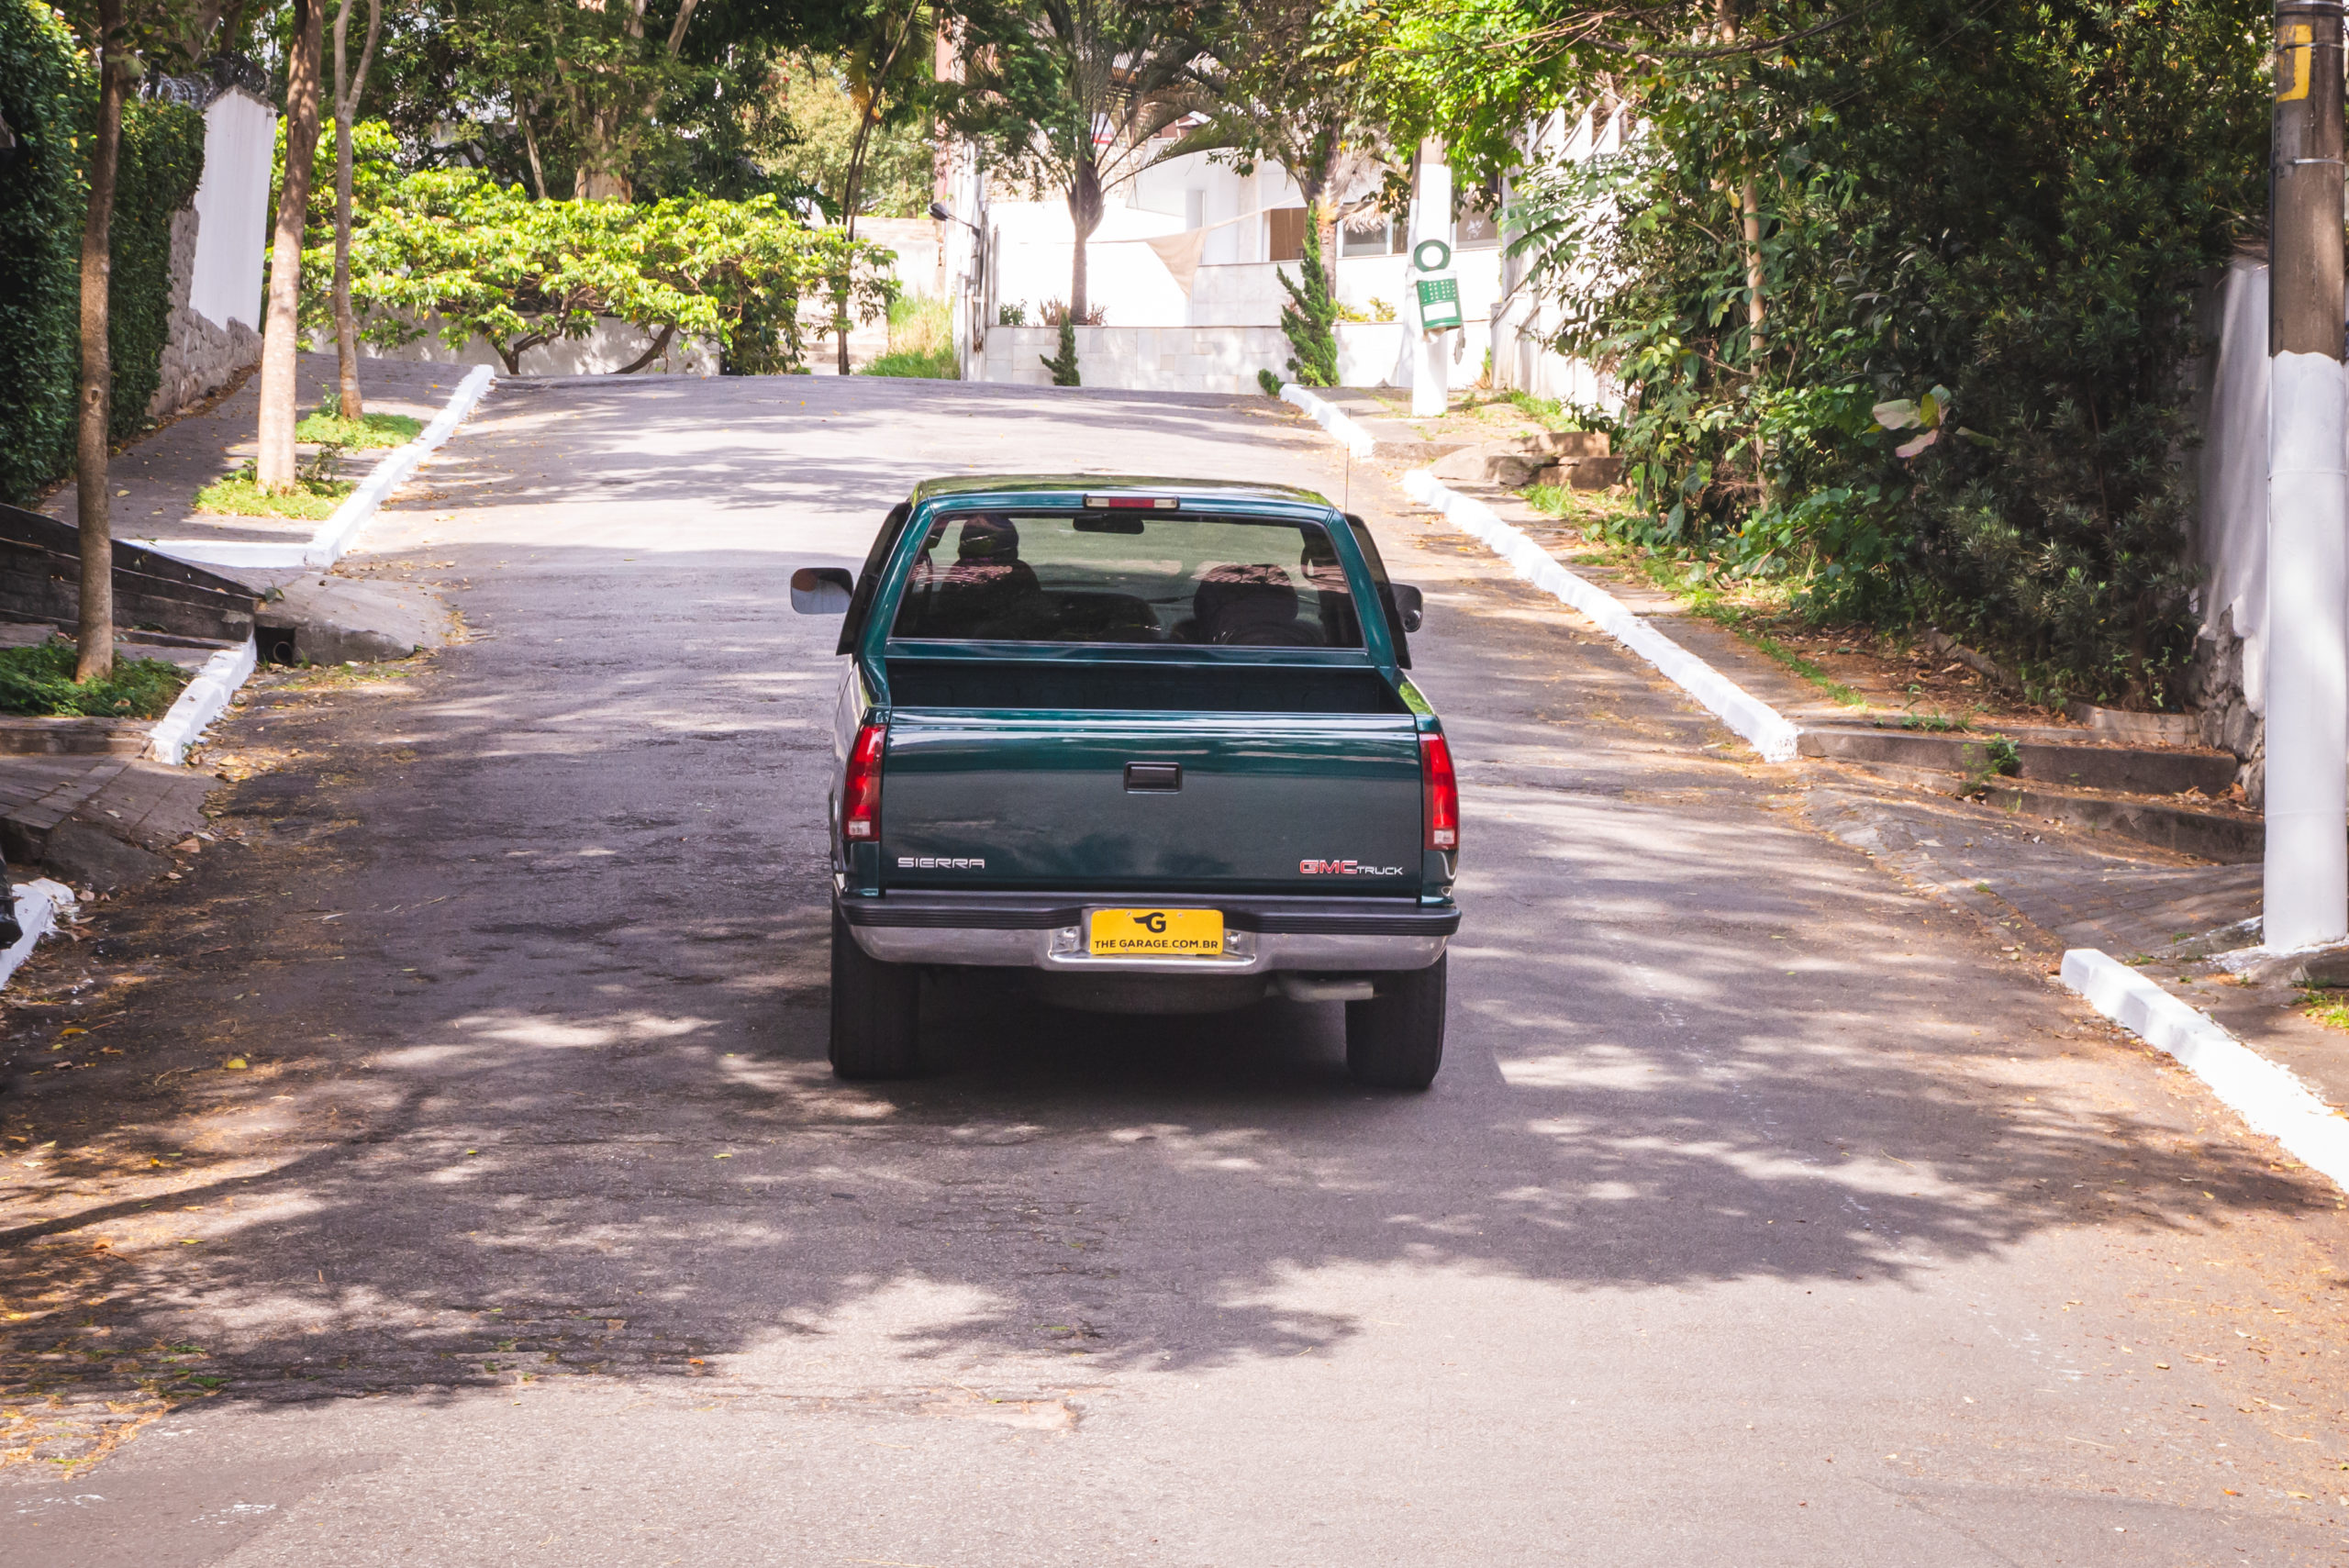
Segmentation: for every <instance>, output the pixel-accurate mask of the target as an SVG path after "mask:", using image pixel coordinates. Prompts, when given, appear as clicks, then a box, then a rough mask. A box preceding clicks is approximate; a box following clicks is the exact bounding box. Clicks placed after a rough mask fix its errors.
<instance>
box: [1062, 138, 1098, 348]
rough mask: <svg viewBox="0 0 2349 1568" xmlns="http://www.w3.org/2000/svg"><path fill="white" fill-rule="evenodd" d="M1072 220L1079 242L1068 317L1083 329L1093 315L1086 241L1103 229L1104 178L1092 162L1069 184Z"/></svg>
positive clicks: (1071, 272) (1072, 266)
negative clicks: (1087, 283) (1087, 290)
mask: <svg viewBox="0 0 2349 1568" xmlns="http://www.w3.org/2000/svg"><path fill="white" fill-rule="evenodd" d="M1068 217H1069V223H1070V224H1071V226H1072V227H1073V228H1074V229H1075V231H1076V243H1075V245H1074V246H1073V247H1072V248H1071V250H1070V251H1069V267H1068V318H1069V321H1070V323H1071V324H1072V325H1074V326H1077V327H1083V326H1085V324H1086V320H1085V318H1086V317H1088V316H1090V315H1091V314H1092V312H1091V310H1090V309H1089V308H1088V306H1089V305H1090V303H1091V302H1090V301H1088V300H1087V299H1086V298H1085V241H1086V240H1087V239H1091V238H1092V237H1093V231H1094V230H1095V229H1097V228H1100V227H1101V176H1100V173H1099V172H1098V171H1097V170H1096V169H1095V168H1094V167H1093V165H1092V164H1090V163H1083V164H1079V165H1078V166H1077V171H1076V178H1075V179H1074V181H1072V182H1071V183H1070V184H1069V188H1068Z"/></svg>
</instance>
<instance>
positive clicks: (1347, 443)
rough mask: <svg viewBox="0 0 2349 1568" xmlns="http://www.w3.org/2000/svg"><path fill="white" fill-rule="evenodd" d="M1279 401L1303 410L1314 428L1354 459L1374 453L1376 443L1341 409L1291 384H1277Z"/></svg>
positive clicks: (1375, 440) (1295, 384) (1367, 432)
mask: <svg viewBox="0 0 2349 1568" xmlns="http://www.w3.org/2000/svg"><path fill="white" fill-rule="evenodd" d="M1281 401H1282V402H1283V403H1286V404H1289V405H1291V406H1295V407H1298V408H1302V409H1304V410H1305V412H1307V413H1308V414H1309V415H1311V416H1312V417H1313V422H1314V423H1315V424H1317V425H1319V426H1320V427H1321V428H1323V429H1325V430H1327V431H1329V432H1330V434H1331V435H1332V436H1335V437H1336V438H1337V439H1338V440H1339V442H1340V443H1341V445H1343V446H1344V447H1345V449H1346V450H1348V451H1350V452H1352V453H1353V454H1354V456H1356V457H1360V458H1366V457H1368V456H1370V455H1371V453H1372V452H1373V451H1375V450H1376V449H1377V446H1378V442H1377V439H1375V437H1373V436H1372V435H1371V433H1370V432H1369V431H1368V430H1365V429H1364V428H1362V427H1361V426H1360V425H1357V424H1355V423H1354V422H1353V418H1352V417H1349V416H1348V415H1347V413H1346V411H1345V410H1344V409H1342V408H1340V407H1339V406H1337V405H1335V404H1333V403H1330V402H1328V401H1326V400H1324V399H1322V398H1319V397H1316V396H1314V395H1313V394H1311V393H1309V392H1308V391H1306V390H1305V388H1303V387H1301V386H1299V385H1297V383H1295V382H1293V381H1291V382H1284V383H1282V384H1281Z"/></svg>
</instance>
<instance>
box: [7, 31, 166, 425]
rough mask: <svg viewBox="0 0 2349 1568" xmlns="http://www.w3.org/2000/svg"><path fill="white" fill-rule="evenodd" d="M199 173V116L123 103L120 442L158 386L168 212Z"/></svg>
mask: <svg viewBox="0 0 2349 1568" xmlns="http://www.w3.org/2000/svg"><path fill="white" fill-rule="evenodd" d="M0 3H5V0H0ZM203 177H204V116H203V115H201V114H199V113H198V112H197V111H196V110H195V109H193V108H190V107H189V106H187V105H185V104H164V103H131V104H126V105H124V106H123V111H122V163H121V167H120V168H119V169H118V170H117V171H116V173H115V195H114V219H113V222H112V224H111V226H110V228H109V229H108V231H107V235H108V239H109V240H110V241H111V243H110V244H109V246H108V249H109V250H112V251H113V253H114V272H113V277H112V281H111V283H110V284H109V286H108V288H107V291H106V293H107V308H106V339H107V342H108V344H109V346H110V347H111V348H112V350H113V352H114V407H113V418H112V429H113V434H114V439H116V440H117V441H126V440H128V439H130V438H131V437H133V436H135V435H137V434H138V433H139V430H140V429H141V428H144V427H145V425H146V423H147V405H148V404H150V402H152V401H154V397H155V388H156V387H157V386H158V385H160V384H161V380H162V361H163V342H164V339H165V337H166V335H167V334H168V333H169V331H170V328H171V316H172V215H173V214H174V213H176V212H178V211H179V210H180V209H181V208H182V207H184V206H187V205H188V203H189V202H191V201H193V200H194V199H195V185H196V182H197V181H198V180H200V179H202V178H203Z"/></svg>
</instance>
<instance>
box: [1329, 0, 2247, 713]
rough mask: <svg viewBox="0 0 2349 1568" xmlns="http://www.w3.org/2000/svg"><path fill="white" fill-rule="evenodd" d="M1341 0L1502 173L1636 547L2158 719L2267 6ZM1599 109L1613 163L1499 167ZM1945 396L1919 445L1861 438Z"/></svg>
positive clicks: (1423, 109)
mask: <svg viewBox="0 0 2349 1568" xmlns="http://www.w3.org/2000/svg"><path fill="white" fill-rule="evenodd" d="M1333 8H1334V9H1336V10H1337V11H1338V12H1339V13H1340V19H1341V22H1342V23H1343V25H1344V28H1345V29H1346V30H1345V31H1344V33H1343V37H1344V39H1346V40H1348V47H1350V48H1352V49H1353V50H1354V52H1353V54H1352V55H1351V56H1349V59H1350V60H1351V61H1353V62H1354V63H1355V65H1356V68H1357V69H1359V70H1361V71H1364V72H1368V73H1370V74H1371V75H1372V76H1373V77H1374V78H1375V81H1376V83H1377V84H1378V86H1379V90H1380V92H1381V94H1382V95H1383V96H1382V101H1383V102H1384V103H1386V104H1387V105H1388V106H1390V108H1391V110H1392V113H1393V116H1394V118H1395V120H1396V122H1397V127H1398V130H1397V135H1398V138H1399V136H1400V135H1402V134H1404V132H1405V131H1406V130H1416V129H1417V128H1421V127H1425V128H1431V129H1441V130H1442V131H1444V132H1445V133H1446V134H1448V136H1449V137H1450V139H1451V149H1452V157H1453V162H1454V164H1455V166H1456V167H1460V166H1464V167H1465V168H1466V169H1467V171H1468V172H1470V173H1471V175H1472V177H1479V178H1481V177H1486V176H1494V175H1499V174H1502V173H1508V172H1512V171H1514V172H1515V173H1516V175H1517V183H1518V187H1519V194H1520V197H1521V198H1522V199H1521V200H1520V203H1519V205H1518V206H1517V208H1516V209H1515V211H1514V212H1513V213H1512V214H1511V218H1510V221H1511V223H1512V225H1513V226H1514V227H1516V228H1518V229H1519V230H1520V238H1519V240H1518V243H1519V244H1520V249H1521V253H1523V254H1525V255H1527V256H1529V257H1530V258H1531V261H1533V263H1534V265H1535V269H1536V277H1537V282H1538V283H1539V284H1540V285H1541V286H1542V287H1544V288H1545V289H1546V290H1547V291H1548V292H1549V293H1550V295H1552V297H1553V299H1554V300H1555V301H1556V302H1557V304H1558V305H1559V306H1560V307H1561V308H1562V310H1563V311H1564V316H1565V318H1566V322H1567V325H1566V328H1565V331H1564V334H1563V335H1562V337H1561V339H1560V342H1559V346H1560V347H1561V348H1562V349H1564V350H1567V351H1570V352H1575V353H1578V354H1581V355H1583V356H1585V357H1586V358H1588V359H1590V360H1592V361H1595V362H1596V363H1598V365H1600V366H1601V367H1602V368H1604V369H1606V370H1608V371H1609V372H1610V373H1612V374H1613V375H1614V377H1615V378H1616V380H1617V381H1618V383H1619V384H1620V385H1621V386H1622V387H1623V389H1624V391H1625V393H1626V394H1627V396H1628V399H1629V406H1628V408H1627V411H1626V414H1625V416H1624V422H1623V429H1622V442H1621V444H1622V448H1623V450H1624V451H1625V453H1626V455H1627V456H1628V457H1629V458H1630V459H1631V465H1630V476H1631V479H1632V481H1633V483H1634V484H1636V486H1637V487H1638V489H1639V491H1640V494H1641V495H1642V499H1643V500H1644V502H1645V504H1646V507H1647V510H1648V514H1649V520H1648V521H1647V522H1646V523H1645V524H1644V525H1642V528H1641V531H1642V536H1643V537H1644V538H1646V539H1650V540H1651V541H1652V542H1653V543H1655V544H1657V545H1659V546H1661V547H1664V548H1669V549H1674V550H1688V551H1692V552H1695V553H1697V554H1698V555H1699V556H1701V557H1704V558H1706V559H1709V560H1710V561H1712V562H1714V563H1715V564H1716V565H1717V566H1718V567H1719V568H1720V569H1721V570H1723V571H1726V572H1730V573H1751V574H1757V575H1777V576H1782V577H1784V578H1786V579H1787V580H1789V581H1790V582H1791V583H1792V584H1793V585H1794V586H1796V587H1797V588H1798V590H1799V591H1800V593H1801V594H1802V595H1803V596H1804V597H1805V599H1806V600H1807V602H1808V604H1809V606H1810V608H1811V610H1812V612H1813V613H1815V614H1819V615H1823V616H1836V617H1843V616H1861V617H1872V618H1876V619H1879V620H1886V621H1892V622H1898V621H1901V620H1905V619H1909V618H1912V617H1930V618H1931V619H1932V620H1934V621H1936V622H1938V623H1939V624H1941V625H1943V626H1944V627H1946V628H1948V629H1950V630H1952V631H1954V632H1956V633H1959V634H1961V635H1965V636H1967V637H1969V638H1970V639H1978V640H1979V641H1981V642H1982V643H1984V644H1987V645H1988V646H1990V647H1993V648H1996V649H1998V650H2000V651H2003V652H2004V653H2006V654H2007V655H2008V656H2009V658H2010V659H2011V660H2012V661H2013V662H2014V663H2015V664H2016V665H2017V666H2018V667H2019V668H2021V669H2022V670H2023V671H2024V672H2025V673H2026V674H2027V676H2028V677H2029V678H2030V679H2031V680H2032V682H2033V683H2034V684H2035V685H2036V687H2037V688H2038V689H2039V690H2040V691H2041V692H2042V693H2043V695H2047V696H2049V697H2054V696H2058V695H2062V696H2086V697H2089V698H2093V699H2096V700H2101V701H2119V702H2124V703H2129V704H2132V705H2136V706H2171V705H2174V704H2175V703H2176V702H2177V701H2178V700H2179V698H2180V696H2181V695H2182V685H2183V679H2182V678H2183V675H2184V671H2185V665H2186V662H2187V658H2188V653H2189V652H2190V651H2191V647H2192V639H2193V622H2192V617H2191V614H2190V606H2189V602H2188V601H2189V593H2190V588H2191V574H2190V573H2189V572H2188V569H2187V567H2186V566H2185V565H2184V564H2183V558H2184V550H2183V543H2184V539H2183V531H2184V523H2185V520H2186V518H2187V516H2188V510H2189V502H2190V494H2191V493H2190V478H2189V474H2188V467H2187V465H2186V463H2185V462H2184V461H2183V459H2182V453H2183V450H2184V449H2185V447H2186V446H2187V444H2188V442H2189V441H2190V439H2191V432H2190V428H2189V426H2188V419H2187V410H2186V396H2187V392H2186V388H2185V387H2184V385H2183V384H2182V381H2181V375H2180V372H2181V369H2182V366H2183V364H2184V361H2185V360H2186V358H2187V357H2188V355H2189V354H2190V353H2192V352H2193V351H2194V350H2195V347H2196V344H2195V342H2194V338H2193V329H2192V309H2191V306H2192V301H2193V293H2194V290H2195V288H2196V286H2197V285H2198V284H2199V281H2200V279H2201V278H2202V277H2204V276H2205V275H2207V273H2208V272H2209V270H2210V268H2212V267H2214V266H2217V265H2219V264H2221V263H2222V262H2223V261H2225V259H2226V257H2227V255H2228V253H2229V251H2230V250H2231V248H2232V245H2233V244H2234V243H2235V241H2236V239H2237V237H2238V236H2240V235H2243V234H2245V233H2248V232H2254V231H2255V229H2256V227H2257V222H2258V219H2257V216H2256V215H2258V214H2259V213H2260V212H2261V210H2262V209H2263V208H2264V206H2265V199H2264V193H2263V191H2262V189H2261V184H2262V180H2263V176H2264V172H2265V156H2264V146H2265V141H2266V108H2265V96H2264V95H2265V92H2266V89H2265V87H2264V86H2263V79H2262V69H2263V68H2262V53H2263V50H2264V48H2265V46H2264V44H2263V43H2261V42H2260V41H2259V40H2260V39H2264V38H2265V36H2266V31H2265V22H2264V18H2265V17H2266V12H2265V11H2264V10H2263V9H2262V8H2261V7H2259V6H2255V5H2253V4H2251V3H2250V0H2171V3H2170V4H2166V5H2164V6H2159V7H2155V6H2148V5H2141V4H2135V3H2124V0H1980V3H1978V4H1975V5H1970V6H1967V7H1965V9H1963V10H1962V11H1960V12H1958V13H1956V14H1954V15H1953V14H1952V12H1951V10H1950V8H1949V7H1948V6H1944V5H1941V4H1938V3H1935V0H1877V3H1876V4H1872V5H1867V6H1850V5H1844V4H1841V3H1840V0H1839V3H1837V4H1835V5H1828V4H1825V3H1823V0H1750V3H1749V4H1746V5H1745V6H1743V7H1742V9H1740V10H1735V11H1725V10H1724V9H1723V8H1722V7H1721V6H1720V4H1719V3H1718V0H1706V3H1703V4H1694V3H1691V4H1680V5H1674V6H1655V7H1653V8H1649V9H1644V10H1642V11H1636V12H1624V11H1602V10H1601V9H1599V8H1598V7H1595V6H1594V7H1585V6H1569V7H1561V8H1552V7H1545V6H1539V5H1536V4H1532V3H1530V0H1408V3H1407V4H1397V5H1395V6H1386V5H1385V4H1384V0H1335V6H1334V7H1333ZM1617 101H1620V102H1623V103H1625V104H1627V105H1628V106H1629V109H1630V112H1631V115H1632V117H1634V118H1635V119H1636V120H1637V121H1638V122H1639V123H1640V124H1641V126H1642V132H1641V134H1640V135H1639V136H1638V137H1637V138H1635V139H1634V140H1633V142H1632V144H1631V147H1630V148H1629V149H1628V150H1625V151H1624V152H1623V153H1621V154H1620V155H1617V156H1613V157H1609V158H1605V159H1601V160H1598V161H1595V162H1593V163H1591V164H1587V165H1582V166H1577V167H1554V168H1538V169H1531V170H1528V169H1524V168H1522V167H1521V166H1520V165H1521V161H1520V156H1519V153H1518V150H1517V149H1518V146H1519V136H1518V131H1517V128H1518V127H1521V126H1522V125H1523V124H1524V123H1525V120H1526V117H1527V116H1528V115H1529V113H1541V112H1544V111H1546V110H1548V109H1550V108H1552V107H1564V108H1567V109H1568V110H1569V111H1570V112H1575V113H1579V112H1585V111H1587V110H1590V109H1592V108H1595V107H1600V106H1606V107H1610V108H1611V107H1612V106H1613V105H1614V103H1616V102H1617ZM1936 387H1940V388H1944V389H1946V390H1947V392H1948V396H1947V398H1946V399H1944V400H1943V401H1945V402H1946V404H1947V409H1946V411H1945V412H1946V415H1947V423H1946V427H1945V428H1946V431H1947V433H1946V435H1943V436H1940V437H1939V438H1938V439H1936V440H1935V441H1934V442H1933V443H1932V445H1930V446H1924V447H1912V446H1911V442H1912V439H1913V437H1914V432H1913V431H1909V430H1905V429H1904V430H1898V431H1896V430H1894V429H1891V428H1887V426H1886V424H1885V423H1884V422H1883V421H1882V420H1880V419H1879V418H1878V417H1876V408H1877V406H1879V405H1885V406H1887V407H1888V409H1890V410H1894V412H1892V413H1890V414H1889V416H1888V417H1892V418H1894V419H1895V420H1896V421H1897V420H1898V413H1897V410H1898V406H1900V405H1902V404H1903V403H1913V402H1915V401H1917V400H1919V399H1920V397H1921V395H1923V394H1924V393H1926V392H1927V391H1928V390H1929V389H1932V388H1936ZM1936 428H1937V429H1938V428H1943V427H1936ZM1904 447H1908V448H1909V449H1910V450H1908V451H1906V452H1904V451H1903V450H1902V449H1903V448H1904Z"/></svg>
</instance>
